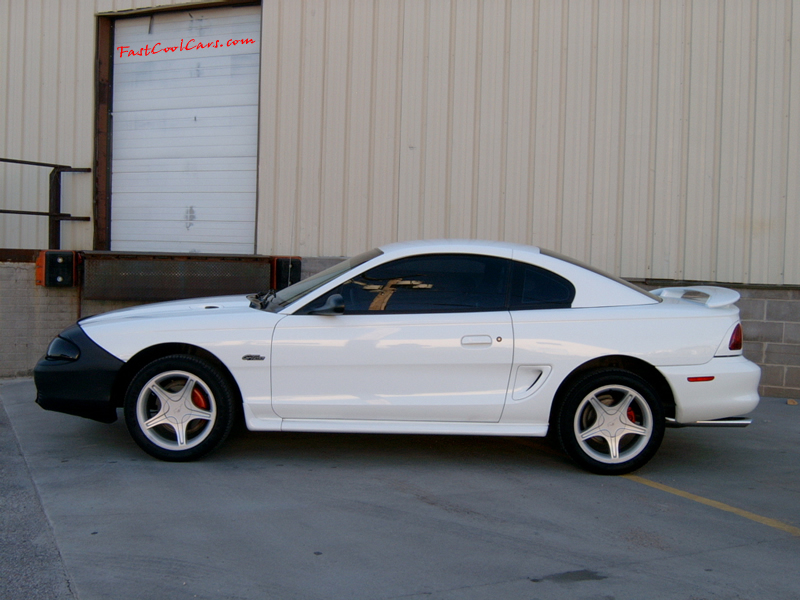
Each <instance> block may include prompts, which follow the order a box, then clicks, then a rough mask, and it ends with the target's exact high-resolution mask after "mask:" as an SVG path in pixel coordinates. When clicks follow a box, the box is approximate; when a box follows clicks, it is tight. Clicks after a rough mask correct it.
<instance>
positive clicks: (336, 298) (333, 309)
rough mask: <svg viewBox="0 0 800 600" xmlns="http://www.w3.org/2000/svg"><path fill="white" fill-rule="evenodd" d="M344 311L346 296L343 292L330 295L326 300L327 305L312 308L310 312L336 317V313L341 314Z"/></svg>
mask: <svg viewBox="0 0 800 600" xmlns="http://www.w3.org/2000/svg"><path fill="white" fill-rule="evenodd" d="M343 313H344V298H342V295H341V294H334V295H333V296H329V297H328V300H327V301H326V302H325V305H324V306H323V307H322V308H318V309H316V310H312V311H311V313H310V314H312V315H327V316H330V317H335V316H336V315H341V314H343Z"/></svg>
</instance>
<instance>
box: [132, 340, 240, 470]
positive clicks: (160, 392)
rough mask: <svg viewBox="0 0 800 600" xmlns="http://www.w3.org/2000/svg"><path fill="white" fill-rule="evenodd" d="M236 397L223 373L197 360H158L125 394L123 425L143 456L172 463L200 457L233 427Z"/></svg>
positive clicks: (203, 361)
mask: <svg viewBox="0 0 800 600" xmlns="http://www.w3.org/2000/svg"><path fill="white" fill-rule="evenodd" d="M235 398H236V394H235V392H234V390H233V389H232V387H231V385H230V384H229V383H228V382H227V380H226V378H225V377H223V376H222V374H221V373H220V372H219V370H218V369H217V368H216V367H214V366H213V365H211V364H210V363H208V362H207V361H205V360H203V359H200V358H198V357H195V356H187V355H175V356H167V357H164V358H160V359H158V360H154V361H153V362H151V363H150V364H148V365H147V366H145V367H144V368H143V369H142V370H141V371H139V373H137V375H136V376H135V377H134V378H133V381H132V382H131V384H130V386H128V391H127V393H126V395H125V424H126V425H127V427H128V431H129V432H130V434H131V436H132V437H133V439H134V441H135V442H136V443H137V444H138V445H139V447H141V448H142V449H143V450H144V451H145V452H147V453H148V454H150V455H151V456H154V457H156V458H160V459H161V460H168V461H188V460H194V459H197V458H200V457H201V456H204V455H206V454H208V453H209V452H211V451H212V450H215V449H216V448H218V447H219V446H220V445H221V444H222V442H223V441H224V440H225V438H226V437H228V434H229V433H230V430H231V427H232V426H233V420H234V419H233V415H234V410H233V408H234V404H235Z"/></svg>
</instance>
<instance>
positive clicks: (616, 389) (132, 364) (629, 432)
mask: <svg viewBox="0 0 800 600" xmlns="http://www.w3.org/2000/svg"><path fill="white" fill-rule="evenodd" d="M738 298H739V294H738V293H736V292H734V291H731V290H728V289H724V288H717V287H707V286H697V287H685V288H664V289H660V290H655V291H653V292H645V291H643V290H641V289H639V288H636V287H634V286H632V285H630V284H628V283H626V282H624V281H622V280H620V279H617V278H614V277H611V276H609V275H607V274H604V273H601V272H598V271H596V270H594V269H592V268H590V267H587V266H585V265H580V264H578V263H576V262H574V261H572V260H570V259H567V258H565V257H563V256H559V255H556V254H553V253H551V252H547V251H545V250H541V249H539V248H533V247H528V246H520V245H514V244H506V243H494V242H475V241H454V240H443V241H427V242H414V243H398V244H392V245H388V246H385V247H382V248H380V249H376V250H372V251H370V252H367V253H365V254H361V255H360V256H356V257H354V258H351V259H349V260H345V261H344V262H342V263H341V264H338V265H336V266H334V267H332V268H330V269H328V270H326V271H323V272H322V273H319V274H317V275H315V276H313V277H310V278H308V279H305V280H303V281H301V282H299V283H297V284H295V285H292V286H290V287H288V288H286V289H283V290H281V291H278V292H274V291H270V292H266V293H260V294H255V295H252V296H248V297H244V296H242V297H238V296H231V297H219V298H200V299H191V300H181V301H176V302H165V303H160V304H152V305H148V306H142V307H137V308H132V309H126V310H119V311H115V312H110V313H106V314H102V315H98V316H94V317H90V318H87V319H83V320H81V321H80V322H79V323H77V324H76V325H73V326H72V327H70V328H68V329H66V330H65V331H64V332H62V333H61V334H60V335H59V336H58V337H56V338H55V339H54V340H53V341H52V343H51V344H50V346H49V348H48V349H47V354H46V356H45V357H43V358H42V359H41V360H40V361H39V363H38V364H37V366H36V369H35V380H36V386H37V391H38V395H37V402H38V403H39V404H40V405H41V406H42V407H44V408H46V409H49V410H56V411H61V412H65V413H69V414H74V415H79V416H84V417H88V418H92V419H96V420H98V421H103V422H112V421H114V420H115V419H116V418H117V408H118V407H121V408H122V409H123V413H124V416H125V422H126V424H127V427H128V429H129V431H130V433H131V435H132V436H133V439H134V440H135V441H136V443H137V444H138V445H139V446H141V448H142V449H143V450H144V451H145V452H147V453H149V454H151V455H152V456H155V457H157V458H160V459H164V460H172V461H184V460H192V459H196V458H198V457H200V456H203V455H205V454H207V453H208V452H210V451H211V450H214V449H215V448H217V447H218V446H220V444H222V442H223V440H225V438H226V437H227V435H228V434H229V432H230V430H231V427H232V425H233V421H234V419H235V418H237V416H240V415H241V416H243V418H244V419H245V422H246V423H247V427H248V428H249V429H251V430H259V431H324V432H334V431H340V432H351V433H352V432H364V433H367V432H368V433H414V434H420V433H430V434H469V435H506V436H544V435H546V434H547V433H548V431H549V430H552V431H553V432H554V433H555V435H556V436H557V438H558V439H559V440H560V442H561V445H562V446H563V448H564V450H565V451H566V453H567V454H568V455H569V456H571V457H572V458H573V459H574V460H575V461H576V462H577V463H578V464H580V465H581V466H582V467H584V468H586V469H588V470H590V471H593V472H595V473H602V474H621V473H626V472H629V471H632V470H634V469H637V468H639V467H641V466H642V465H644V464H645V463H646V462H647V461H648V460H650V458H651V457H652V456H653V455H654V453H655V452H656V450H657V449H658V447H659V445H660V444H661V440H662V438H663V436H664V428H665V426H678V427H679V426H689V425H709V426H710V425H717V426H742V425H746V424H748V423H749V422H750V421H749V420H747V419H744V418H741V417H740V415H743V414H745V413H748V412H750V411H751V410H753V409H754V408H755V407H756V405H757V404H758V400H759V398H758V392H757V388H758V381H759V376H760V370H759V368H758V366H756V365H755V364H753V363H751V362H750V361H748V360H746V359H745V358H744V357H743V356H742V329H741V325H740V323H739V310H738V308H737V307H736V306H734V303H735V302H736V301H737V300H738Z"/></svg>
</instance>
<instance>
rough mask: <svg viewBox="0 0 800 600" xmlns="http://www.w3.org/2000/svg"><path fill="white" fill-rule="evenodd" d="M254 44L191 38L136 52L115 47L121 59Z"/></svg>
mask: <svg viewBox="0 0 800 600" xmlns="http://www.w3.org/2000/svg"><path fill="white" fill-rule="evenodd" d="M255 43H256V41H255V40H253V39H250V38H244V39H241V40H228V41H227V42H221V41H219V40H216V41H215V42H208V43H206V44H204V43H203V42H198V41H197V40H195V39H194V38H192V39H190V40H189V41H188V42H186V43H184V41H183V40H181V43H180V44H179V45H177V46H164V45H163V44H162V43H161V42H157V43H155V44H153V47H152V48H151V47H150V44H147V45H146V46H144V47H143V48H139V49H138V50H134V49H132V48H131V47H130V46H117V50H119V57H120V58H122V57H123V56H150V55H151V54H158V53H159V52H167V53H169V52H183V51H184V50H205V49H208V48H226V47H229V46H238V45H239V44H255Z"/></svg>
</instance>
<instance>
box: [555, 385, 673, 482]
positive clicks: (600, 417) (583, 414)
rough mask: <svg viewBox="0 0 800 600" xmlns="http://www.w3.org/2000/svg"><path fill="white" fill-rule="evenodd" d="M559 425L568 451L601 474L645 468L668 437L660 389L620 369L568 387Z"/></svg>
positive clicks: (594, 471) (582, 463)
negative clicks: (657, 389)
mask: <svg viewBox="0 0 800 600" xmlns="http://www.w3.org/2000/svg"><path fill="white" fill-rule="evenodd" d="M556 425H557V428H558V434H559V439H560V441H561V446H562V447H563V448H564V451H565V452H566V453H567V454H568V455H569V456H570V457H571V458H572V459H573V460H574V461H575V462H577V463H578V464H579V465H581V466H582V467H584V468H585V469H588V470H589V471H592V472H593V473H599V474H601V475H622V474H624V473H629V472H631V471H634V470H636V469H638V468H640V467H642V466H643V465H644V464H646V463H647V462H648V461H649V460H650V459H651V458H652V457H653V455H654V454H655V453H656V451H657V450H658V448H659V446H660V445H661V440H662V439H663V437H664V414H663V409H662V406H661V402H660V401H659V398H658V394H657V393H656V392H655V390H654V389H653V388H652V387H651V386H650V384H648V383H647V381H645V380H644V379H642V378H641V377H639V376H638V375H635V374H634V373H630V372H628V371H622V370H618V369H606V370H602V371H595V372H594V373H592V374H590V375H587V376H586V377H584V378H583V379H581V380H579V381H578V382H577V383H576V384H575V385H574V386H573V387H572V388H571V389H570V390H569V391H568V392H567V396H566V398H565V400H564V403H563V404H562V405H561V408H560V410H559V414H558V422H557V424H556Z"/></svg>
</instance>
